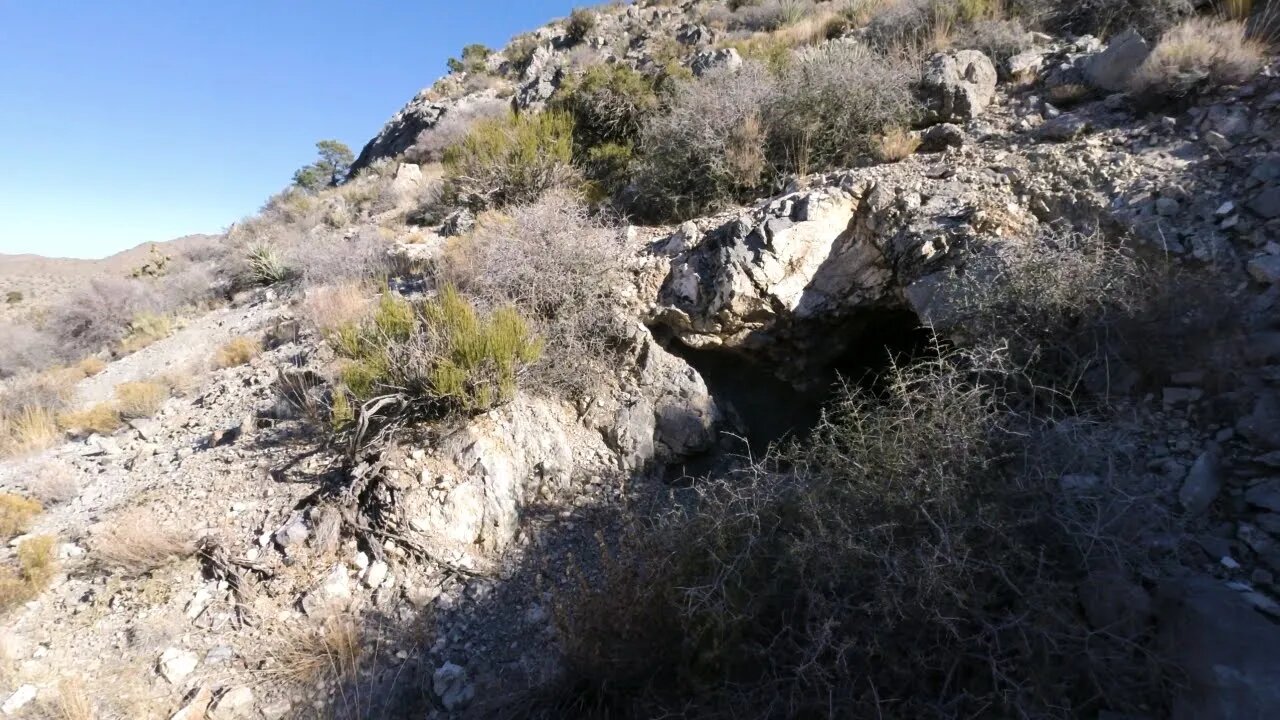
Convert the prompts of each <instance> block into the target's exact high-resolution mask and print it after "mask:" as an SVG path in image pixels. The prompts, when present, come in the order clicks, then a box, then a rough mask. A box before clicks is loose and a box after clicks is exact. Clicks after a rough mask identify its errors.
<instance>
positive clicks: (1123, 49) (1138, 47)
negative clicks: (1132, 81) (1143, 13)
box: [1084, 29, 1151, 92]
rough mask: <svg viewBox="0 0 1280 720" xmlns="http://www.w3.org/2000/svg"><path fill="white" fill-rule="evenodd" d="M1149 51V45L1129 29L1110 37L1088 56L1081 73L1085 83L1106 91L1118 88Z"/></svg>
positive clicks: (1126, 82) (1123, 85)
mask: <svg viewBox="0 0 1280 720" xmlns="http://www.w3.org/2000/svg"><path fill="white" fill-rule="evenodd" d="M1150 54H1151V46H1150V45H1149V44H1148V43H1147V41H1146V40H1144V39H1143V37H1142V36H1141V35H1139V34H1138V32H1137V31H1136V30H1133V29H1130V30H1126V31H1125V32H1123V33H1120V34H1119V35H1117V36H1115V37H1113V38H1111V42H1109V43H1107V49H1106V50H1103V51H1102V52H1100V53H1098V54H1097V55H1094V56H1093V57H1091V58H1089V61H1088V62H1087V63H1086V64H1085V69H1084V74H1085V78H1086V79H1088V81H1089V84H1090V85H1093V86H1094V87H1097V88H1101V89H1102V90H1106V91H1108V92H1121V91H1123V90H1125V89H1126V88H1127V87H1128V83H1129V78H1130V77H1132V76H1133V72H1134V71H1135V70H1137V69H1138V66H1139V65H1141V64H1142V61H1144V60H1146V59H1147V55H1150Z"/></svg>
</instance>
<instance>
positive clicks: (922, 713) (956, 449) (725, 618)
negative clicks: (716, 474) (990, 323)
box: [517, 355, 1163, 718]
mask: <svg viewBox="0 0 1280 720" xmlns="http://www.w3.org/2000/svg"><path fill="white" fill-rule="evenodd" d="M992 360H993V358H990V357H986V358H983V357H978V356H975V355H967V356H955V355H951V356H944V357H942V358H938V359H934V360H926V361H923V362H920V363H917V364H915V365H912V366H910V367H905V368H896V369H893V370H891V371H890V373H889V374H888V376H887V377H885V378H883V379H882V380H883V382H882V387H881V389H880V391H879V392H878V393H876V394H875V395H870V394H865V393H859V392H854V391H846V392H844V393H842V394H841V395H840V396H839V397H838V399H837V402H836V403H835V404H834V406H833V407H832V408H830V410H829V411H828V412H827V413H826V414H825V416H824V418H823V420H822V421H821V423H820V424H819V426H818V427H817V429H816V430H815V431H814V432H813V434H812V436H811V437H810V438H809V439H808V440H807V441H806V442H804V443H803V444H801V445H797V446H794V447H791V448H789V449H783V450H782V451H780V452H779V453H777V454H776V455H774V456H771V457H770V458H769V459H767V460H765V461H762V462H759V463H755V464H751V465H749V466H748V467H746V468H745V469H744V470H742V471H740V472H738V473H736V474H733V475H731V476H729V477H724V478H722V479H719V480H710V481H707V482H705V483H703V484H702V485H701V486H699V487H698V488H696V491H695V494H696V498H690V499H689V500H688V501H687V502H680V503H677V505H678V507H677V508H676V509H673V510H671V511H669V512H667V513H665V514H661V515H660V516H659V517H658V518H657V519H656V520H654V521H652V522H651V523H638V524H635V525H630V526H628V527H627V528H626V529H625V530H624V531H623V534H622V536H621V537H620V538H618V539H617V541H616V542H615V543H609V546H611V547H606V545H605V543H602V544H601V547H600V550H599V552H598V553H592V554H589V556H588V557H587V558H586V559H585V560H583V562H582V563H581V564H580V566H579V567H580V569H581V571H582V574H581V575H580V576H578V578H577V579H576V580H575V579H572V578H571V579H569V580H568V581H567V584H566V585H565V586H564V587H563V588H562V590H561V591H560V592H559V593H558V596H557V601H556V603H555V617H556V622H557V627H558V630H559V637H560V638H561V649H562V651H563V653H564V659H565V665H564V667H565V672H564V674H563V676H562V677H561V678H559V681H558V682H556V683H553V684H552V685H550V686H548V687H543V688H540V689H539V691H538V693H537V694H536V695H535V697H534V698H532V699H531V698H529V697H522V698H519V699H518V700H517V704H518V705H519V706H520V707H521V708H522V710H523V712H525V713H526V714H525V715H524V716H525V717H548V718H550V717H565V716H577V717H582V716H591V715H592V714H593V710H596V709H599V708H609V714H610V716H612V717H623V718H626V717H637V718H638V717H659V716H664V715H679V716H680V717H689V718H725V717H734V718H771V717H895V718H935V717H938V716H939V715H942V716H944V717H979V716H994V717H1061V718H1072V717H1080V716H1089V715H1092V714H1095V713H1097V712H1098V711H1099V710H1102V709H1107V710H1113V711H1116V710H1122V709H1123V710H1136V709H1138V708H1141V707H1147V708H1150V707H1157V706H1158V702H1159V698H1160V697H1161V695H1160V693H1161V692H1163V688H1161V687H1160V686H1159V681H1158V680H1157V679H1154V678H1158V677H1159V672H1158V671H1157V669H1156V666H1155V663H1154V661H1153V660H1152V659H1151V655H1150V654H1149V653H1148V652H1147V651H1145V650H1143V649H1142V648H1143V645H1142V643H1143V639H1142V638H1141V637H1139V638H1136V639H1135V638H1130V637H1126V638H1123V639H1122V638H1119V637H1116V636H1113V635H1109V634H1108V633H1107V632H1101V631H1096V630H1094V629H1092V628H1090V627H1089V626H1088V625H1087V624H1086V623H1085V622H1084V621H1083V619H1082V618H1081V617H1080V615H1079V611H1078V609H1077V606H1076V596H1075V588H1076V586H1077V584H1078V583H1079V582H1080V581H1081V580H1082V579H1083V578H1084V577H1085V576H1086V575H1087V573H1088V570H1089V568H1088V558H1086V557H1082V555H1081V554H1080V553H1079V552H1078V550H1077V547H1076V546H1075V545H1074V544H1073V542H1072V540H1071V538H1069V537H1067V536H1066V534H1065V533H1063V531H1062V530H1061V526H1060V525H1059V524H1058V523H1057V522H1056V520H1055V518H1054V517H1053V510H1052V504H1051V503H1050V502H1049V501H1048V499H1047V498H1048V496H1047V494H1046V490H1045V488H1044V486H1043V484H1042V483H1040V482H1037V481H1036V479H1034V478H1027V477H1024V476H1022V475H1020V474H1019V473H1018V472H1017V471H1016V468H1011V467H1010V466H1009V465H1008V464H1007V463H1006V458H1007V457H1009V455H1010V454H1011V453H1017V452H1018V448H1019V447H1020V444H1021V443H1022V440H1021V438H1022V437H1023V436H1024V432H1025V428H1024V426H1023V423H1024V422H1026V421H1027V419H1026V418H1023V417H1022V416H1020V415H1018V414H1016V413H1013V412H1012V411H1011V409H1010V406H1009V404H1008V403H1007V402H1005V400H1004V396H1003V395H1002V393H1001V391H1000V390H998V389H997V387H994V386H985V385H984V384H983V383H982V382H981V381H980V378H982V377H990V376H993V375H995V376H998V375H1000V374H1002V373H1004V372H1005V371H1004V370H1003V366H1002V365H1001V364H1000V363H999V362H994V363H993V362H992ZM999 384H1000V385H1006V384H1013V385H1016V384H1017V383H1005V382H1001V383H999Z"/></svg>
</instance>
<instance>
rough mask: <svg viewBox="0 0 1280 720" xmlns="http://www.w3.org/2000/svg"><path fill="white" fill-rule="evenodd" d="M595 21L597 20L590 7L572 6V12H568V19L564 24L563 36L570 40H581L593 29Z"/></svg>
mask: <svg viewBox="0 0 1280 720" xmlns="http://www.w3.org/2000/svg"><path fill="white" fill-rule="evenodd" d="M597 22H599V20H598V19H597V18H596V14H595V12H594V11H592V10H591V9H589V8H574V10H573V12H571V13H569V20H568V22H566V23H565V26H564V33H565V36H566V37H568V38H569V40H570V41H571V42H575V43H578V42H582V41H583V40H586V39H587V35H589V34H590V33H591V31H592V30H594V29H595V27H596V23H597Z"/></svg>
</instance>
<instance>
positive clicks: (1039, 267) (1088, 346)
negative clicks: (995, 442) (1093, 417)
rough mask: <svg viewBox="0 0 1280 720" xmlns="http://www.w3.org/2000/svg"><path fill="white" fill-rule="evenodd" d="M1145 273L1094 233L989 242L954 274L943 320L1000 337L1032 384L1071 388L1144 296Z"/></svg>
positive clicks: (1048, 233) (978, 336) (981, 336)
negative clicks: (994, 243) (991, 244)
mask: <svg viewBox="0 0 1280 720" xmlns="http://www.w3.org/2000/svg"><path fill="white" fill-rule="evenodd" d="M1144 277H1145V273H1144V272H1143V268H1142V266H1141V265H1140V264H1139V262H1138V260H1137V259H1136V257H1135V256H1134V255H1133V254H1132V253H1131V252H1130V251H1129V250H1128V249H1127V248H1126V247H1125V246H1124V245H1123V244H1119V243H1116V242H1114V241H1112V240H1110V239H1108V238H1106V237H1105V236H1103V235H1102V234H1101V233H1088V234H1083V233H1076V232H1063V231H1057V230H1053V229H1047V230H1045V231H1043V232H1041V233H1040V234H1039V235H1036V236H1032V237H1028V238H1021V239H1017V240H1015V241H1012V242H1008V243H1002V244H1000V245H998V246H994V247H989V248H987V249H985V250H983V251H979V252H977V253H975V255H974V256H973V257H972V258H971V259H970V260H969V262H968V263H967V264H966V267H965V272H964V274H963V275H962V276H961V277H960V278H958V280H957V282H956V284H955V286H954V290H953V291H952V293H953V296H952V297H951V299H950V308H949V310H948V311H947V313H946V314H947V315H948V320H947V321H946V324H947V325H949V326H954V327H956V328H957V329H959V330H961V332H962V334H963V335H964V336H965V337H968V338H971V340H972V341H973V342H990V341H992V340H993V339H995V341H997V342H1001V343H1003V344H1004V345H1005V346H1006V347H1007V351H1008V353H1009V356H1010V358H1011V360H1012V361H1014V362H1017V363H1019V365H1021V366H1023V367H1024V368H1026V371H1027V372H1028V373H1029V374H1030V375H1031V376H1032V378H1033V379H1034V380H1036V381H1037V382H1038V383H1040V384H1042V385H1044V386H1047V387H1054V388H1058V389H1061V390H1064V391H1070V390H1071V389H1072V388H1073V386H1074V385H1075V383H1077V382H1079V380H1080V378H1081V376H1082V375H1083V374H1084V372H1085V371H1086V370H1087V369H1088V368H1089V367H1090V366H1091V365H1092V364H1093V363H1094V362H1096V361H1097V360H1098V359H1099V357H1098V354H1099V353H1100V352H1105V348H1106V347H1107V346H1108V345H1109V344H1110V341H1109V340H1108V337H1109V336H1110V335H1111V334H1113V333H1114V332H1115V329H1116V327H1118V324H1119V323H1120V322H1122V321H1124V320H1125V319H1126V318H1130V317H1135V316H1137V315H1139V314H1141V307H1142V305H1143V303H1144V302H1145V301H1146V299H1147V298H1149V297H1151V293H1149V292H1148V290H1149V288H1147V287H1146V283H1145V282H1144V281H1143V279H1144Z"/></svg>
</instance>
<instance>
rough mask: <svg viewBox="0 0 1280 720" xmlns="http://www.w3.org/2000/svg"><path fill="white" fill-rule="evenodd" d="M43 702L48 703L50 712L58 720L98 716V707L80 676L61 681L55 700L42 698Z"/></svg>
mask: <svg viewBox="0 0 1280 720" xmlns="http://www.w3.org/2000/svg"><path fill="white" fill-rule="evenodd" d="M41 704H42V705H46V706H47V707H48V712H50V713H51V714H52V716H53V717H54V718H57V720H95V718H97V717H98V711H97V708H96V707H95V706H94V703H93V701H92V700H90V699H89V695H88V693H86V692H85V689H84V684H83V683H82V682H81V681H80V680H79V679H78V678H67V679H64V680H62V681H61V682H59V683H58V687H57V694H55V695H54V697H53V700H52V701H43V700H42V701H41Z"/></svg>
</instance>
